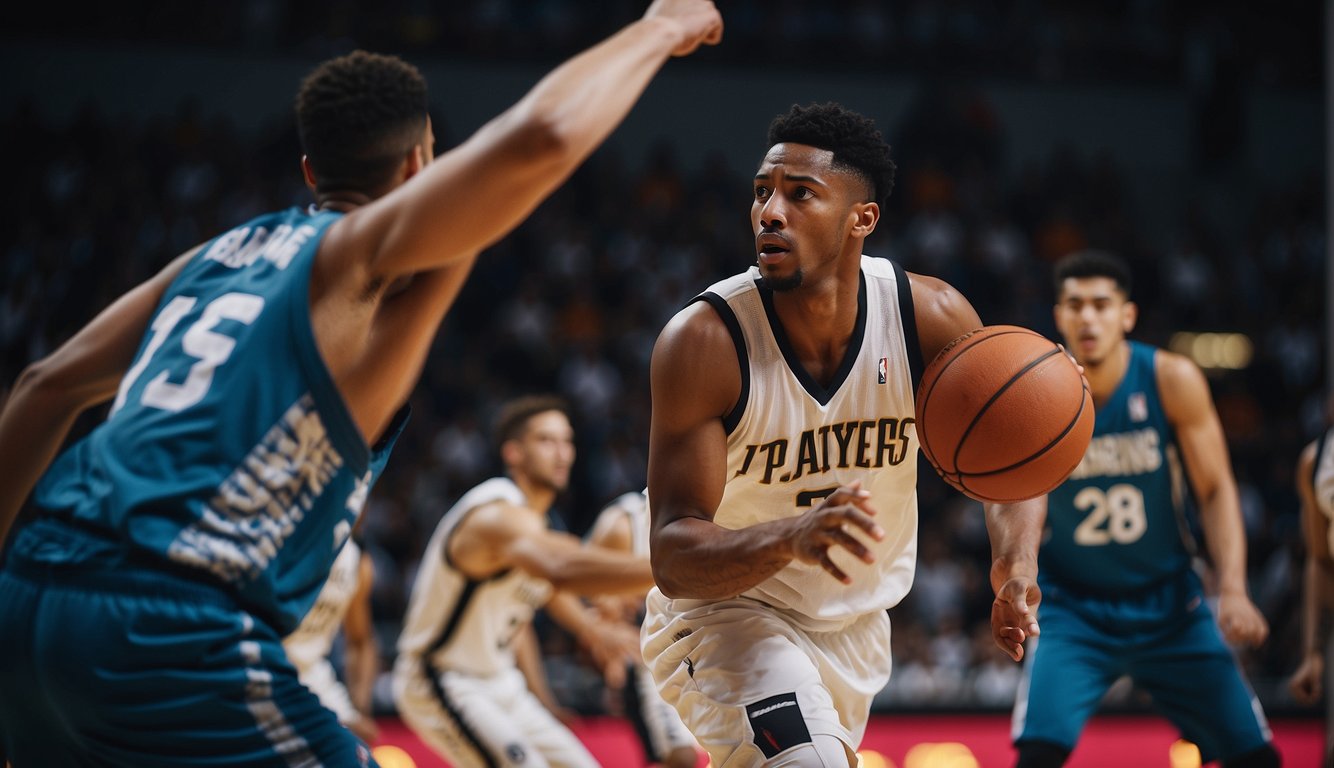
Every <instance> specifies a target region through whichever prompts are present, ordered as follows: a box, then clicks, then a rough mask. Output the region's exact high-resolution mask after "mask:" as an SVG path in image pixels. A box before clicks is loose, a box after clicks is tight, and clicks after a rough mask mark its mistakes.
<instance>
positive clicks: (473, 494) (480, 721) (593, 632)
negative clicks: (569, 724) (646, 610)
mask: <svg viewBox="0 0 1334 768" xmlns="http://www.w3.org/2000/svg"><path fill="white" fill-rule="evenodd" d="M496 435H497V439H498V441H499V442H500V453H501V458H502V459H503V460H504V464H505V476H504V477H496V478H492V479H490V480H487V481H485V482H483V483H482V484H481V485H478V486H477V487H475V488H473V489H472V490H470V491H468V492H467V493H465V494H464V495H463V497H462V498H461V499H459V501H458V502H457V503H456V504H455V505H454V506H453V507H451V508H450V510H449V511H448V512H446V513H445V515H444V517H442V518H441V519H440V522H439V523H438V524H437V525H436V529H435V532H434V533H433V534H432V535H431V539H430V541H429V542H428V543H427V544H426V551H425V552H424V553H423V555H422V560H421V565H420V566H419V567H418V571H417V577H416V580H415V581H414V583H413V586H412V596H411V598H410V599H409V602H408V613H407V618H406V619H405V620H404V623H403V630H402V633H401V634H400V635H399V640H398V658H397V660H396V661H395V663H394V699H395V701H396V702H397V703H398V712H399V714H400V715H401V716H402V717H403V720H404V722H406V723H407V724H408V726H409V727H411V728H412V730H413V731H414V732H415V733H416V734H417V735H418V736H419V737H420V738H421V740H422V741H424V742H425V743H426V744H428V745H430V746H431V748H432V749H434V750H435V751H436V752H438V753H439V754H440V755H441V756H442V757H444V758H445V759H446V760H448V761H449V762H450V764H451V765H453V766H455V768H468V767H469V766H496V765H504V766H509V765H524V766H544V765H553V766H596V765H597V761H596V760H594V759H593V756H592V755H591V754H589V752H588V750H587V749H585V748H584V746H583V744H581V743H580V742H579V739H578V737H576V736H575V735H574V734H573V733H571V732H570V730H569V729H568V728H566V727H565V726H564V725H562V724H561V722H560V721H559V720H558V719H557V718H556V717H555V716H554V715H553V713H552V712H551V710H550V709H549V708H548V707H547V706H544V705H543V703H542V702H541V701H540V700H539V698H538V696H536V695H535V694H534V693H533V691H532V690H530V689H529V687H528V685H527V684H526V682H525V680H524V675H523V673H522V671H520V669H519V667H518V663H517V660H516V658H515V648H514V643H515V638H516V636H518V635H519V634H520V633H522V632H524V631H526V630H527V629H528V628H529V626H530V623H531V622H532V619H533V613H534V612H535V611H536V610H537V609H538V608H545V609H546V610H547V612H548V614H549V615H550V616H551V617H552V618H553V619H554V620H555V621H556V622H557V623H559V624H561V625H562V626H564V627H565V628H566V629H568V630H569V631H570V632H571V633H572V634H573V635H574V636H575V637H576V638H577V639H578V640H579V641H580V642H581V643H582V644H584V645H585V646H587V647H588V648H589V650H590V651H592V652H593V655H594V657H595V659H597V661H598V662H599V665H600V666H602V667H603V668H606V667H607V666H609V665H614V668H616V669H620V668H621V667H623V666H624V665H625V664H626V663H627V662H628V661H630V660H632V659H634V658H636V657H637V655H638V654H637V650H638V648H637V638H638V633H637V632H634V631H631V630H629V629H628V628H626V627H624V626H622V625H618V624H615V623H608V622H603V621H601V620H600V619H599V617H597V615H596V614H595V613H594V611H593V610H592V609H590V608H587V607H585V606H584V605H583V604H582V603H581V602H579V600H578V599H577V598H575V597H574V594H586V595H592V594H618V593H629V594H634V593H637V592H642V591H644V590H646V589H648V587H649V585H650V584H652V583H653V574H652V571H651V569H650V568H649V565H648V563H647V562H646V561H645V560H644V559H643V558H639V557H632V556H630V555H627V554H622V553H618V552H609V551H607V550H603V549H599V548H596V547H585V546H583V544H582V543H581V542H580V541H579V539H578V538H577V537H575V536H573V535H571V534H569V533H565V532H561V531H553V530H550V529H549V528H548V527H547V511H548V509H549V508H550V507H551V504H552V502H553V501H554V500H555V498H556V495H557V494H558V493H560V492H561V491H563V490H565V487H566V485H567V484H568V483H569V477H570V466H571V465H572V464H573V463H574V430H573V429H572V428H571V427H570V421H569V418H568V416H567V409H566V407H565V403H564V402H563V401H562V400H560V399H558V398H554V397H549V396H530V397H524V398H519V399H518V400H514V401H512V402H510V403H507V404H506V405H505V407H504V408H503V409H502V410H501V412H500V415H499V416H498V417H497V427H496Z"/></svg>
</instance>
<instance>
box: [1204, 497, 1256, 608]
mask: <svg viewBox="0 0 1334 768" xmlns="http://www.w3.org/2000/svg"><path fill="white" fill-rule="evenodd" d="M1200 509H1201V515H1200V523H1201V525H1202V526H1203V528H1204V540H1205V544H1206V546H1207V547H1208V550H1209V557H1210V559H1211V560H1212V561H1213V565H1214V570H1215V572H1216V575H1217V577H1218V589H1219V592H1220V593H1221V594H1224V595H1243V596H1244V595H1246V594H1248V590H1247V588H1246V529H1245V527H1244V526H1243V525H1242V522H1241V506H1240V503H1239V501H1238V499H1237V494H1236V491H1235V490H1229V489H1226V488H1220V489H1218V490H1216V491H1215V492H1214V493H1213V494H1212V495H1211V496H1210V497H1209V498H1208V499H1206V500H1205V501H1204V503H1202V504H1201V505H1200Z"/></svg>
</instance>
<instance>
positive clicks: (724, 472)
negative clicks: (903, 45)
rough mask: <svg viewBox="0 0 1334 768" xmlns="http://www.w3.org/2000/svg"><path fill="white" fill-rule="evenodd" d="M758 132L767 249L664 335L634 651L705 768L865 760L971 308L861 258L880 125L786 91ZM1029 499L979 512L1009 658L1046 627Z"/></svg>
mask: <svg viewBox="0 0 1334 768" xmlns="http://www.w3.org/2000/svg"><path fill="white" fill-rule="evenodd" d="M766 146H767V149H766V150H765V154H764V156H763V158H762V159H761V160H760V163H759V167H758V169H757V170H756V173H755V176H754V180H753V198H752V202H751V213H750V219H751V227H752V231H753V233H754V235H755V240H754V244H755V250H754V252H753V253H752V254H751V258H753V259H755V261H756V262H757V265H756V266H754V267H751V268H750V269H749V270H748V271H746V272H743V273H741V274H738V275H736V276H734V277H732V278H729V279H726V280H723V281H721V282H718V283H716V284H714V285H713V286H712V287H710V288H708V289H707V290H706V291H705V292H704V293H702V294H700V296H699V297H697V300H696V301H694V302H692V303H690V304H689V305H688V306H687V307H686V308H685V309H683V310H682V311H681V312H679V313H677V315H676V316H675V317H674V318H672V320H671V321H669V322H668V324H667V326H666V327H665V328H664V329H663V331H662V333H661V334H660V335H659V336H658V341H657V344H656V345H655V347H654V350H653V358H652V364H651V374H650V379H651V387H652V399H653V411H652V421H651V426H650V436H649V467H648V493H649V507H650V510H651V512H652V518H653V523H652V539H651V549H652V560H653V572H654V575H655V576H656V577H657V584H658V586H657V588H655V589H653V590H651V591H650V592H649V595H648V598H647V601H646V611H647V616H646V618H645V620H644V630H643V637H644V642H643V650H644V660H645V662H647V663H648V666H649V669H650V671H651V672H652V673H653V677H654V679H655V681H656V683H657V685H658V690H659V692H660V693H661V694H662V696H663V698H664V699H666V700H667V701H668V702H670V703H671V704H672V705H673V706H674V707H675V708H676V710H677V712H678V713H680V715H681V719H682V721H684V722H685V724H686V726H687V727H688V728H689V729H690V731H691V733H692V734H693V735H694V736H695V738H696V740H697V741H698V742H699V744H700V745H701V746H702V747H704V749H705V750H707V751H708V752H709V755H710V757H711V758H712V760H713V764H714V765H717V766H723V765H726V766H729V768H732V767H733V766H752V765H761V764H764V765H801V766H836V765H856V764H857V762H858V758H857V756H856V750H857V747H858V746H859V745H860V743H861V739H862V735H863V734H864V732H865V729H866V721H867V718H868V717H869V714H870V707H871V700H872V698H873V697H874V696H875V694H876V693H878V692H879V691H880V690H881V689H882V688H884V686H885V684H886V683H887V682H888V680H889V673H890V661H891V660H890V632H889V617H888V613H887V609H889V608H890V607H892V606H894V605H896V604H897V603H898V602H899V601H900V600H901V599H903V596H904V595H905V594H907V592H908V589H909V587H910V586H911V584H912V577H913V572H914V569H915V565H916V548H917V452H918V447H919V446H918V443H917V439H916V429H915V427H914V426H913V425H914V421H915V415H914V413H915V408H914V398H915V392H916V388H917V384H918V382H919V381H920V379H921V372H922V369H923V360H930V359H932V358H933V357H934V356H935V355H936V354H937V353H938V352H939V351H940V350H941V349H942V348H944V347H945V345H946V344H948V343H950V342H951V341H953V340H954V339H956V338H958V337H959V336H961V335H962V334H964V333H966V332H968V331H971V330H975V329H976V328H978V327H980V326H981V325H982V321H981V320H980V319H979V318H978V316H977V312H976V311H975V310H974V309H973V307H972V305H971V304H969V303H968V301H967V300H966V299H965V298H964V297H963V296H962V295H961V294H959V292H958V291H956V290H954V288H952V287H950V286H949V285H947V284H946V283H944V282H942V281H940V280H938V279H935V278H931V277H926V276H922V275H909V274H907V273H906V272H904V271H903V269H902V268H901V267H899V266H898V265H896V264H894V263H893V262H890V261H888V260H885V259H877V258H871V257H868V256H865V255H864V253H863V243H864V241H865V239H866V238H867V236H869V235H870V234H871V233H872V232H873V231H874V230H875V228H876V225H877V224H878V223H879V221H880V214H881V206H882V205H883V204H884V201H885V200H886V198H888V196H889V193H890V188H891V187H892V185H893V179H894V176H893V173H894V163H893V161H892V160H891V158H890V147H889V145H888V144H887V143H885V141H884V139H883V138H882V137H881V135H880V131H879V130H878V129H877V128H876V127H875V124H874V122H873V121H871V120H870V119H868V118H866V117H864V116H862V115H858V114H856V113H855V112H852V111H850V110H847V109H845V108H843V107H841V106H839V105H837V104H816V105H811V106H809V107H799V106H796V107H793V108H792V110H791V111H790V112H788V113H787V114H785V115H780V116H778V117H777V118H776V119H775V120H774V121H773V122H772V123H771V124H770V127H769V135H768V142H767V145H766ZM1039 504H1040V500H1039V501H1038V502H1024V503H1020V504H1010V505H988V506H987V511H986V518H987V527H988V530H989V533H990V536H991V541H992V552H993V557H994V562H993V565H992V569H991V581H992V587H993V589H994V590H995V591H996V595H997V597H996V600H995V602H994V603H993V605H992V635H993V638H994V639H995V641H996V643H997V644H998V645H999V646H1000V647H1001V648H1002V649H1004V651H1005V652H1006V653H1008V654H1010V656H1011V657H1012V658H1015V659H1019V658H1021V657H1022V655H1023V642H1024V640H1025V638H1026V637H1028V636H1029V635H1031V634H1036V633H1037V631H1038V627H1037V621H1036V618H1035V610H1036V607H1037V603H1038V600H1039V599H1040V595H1039V593H1038V589H1037V584H1036V575H1037V547H1038V537H1039V534H1040V517H1039V514H1040V511H1041V510H1040V509H1039V508H1038V505H1039Z"/></svg>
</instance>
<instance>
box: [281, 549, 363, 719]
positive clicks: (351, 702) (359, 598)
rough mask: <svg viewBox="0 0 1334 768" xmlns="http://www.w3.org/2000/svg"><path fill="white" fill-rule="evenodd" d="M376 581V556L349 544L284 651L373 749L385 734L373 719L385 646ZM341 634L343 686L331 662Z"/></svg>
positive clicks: (312, 687) (303, 678) (307, 681)
mask: <svg viewBox="0 0 1334 768" xmlns="http://www.w3.org/2000/svg"><path fill="white" fill-rule="evenodd" d="M374 579H375V566H374V564H373V563H372V562H371V558H370V555H368V554H366V553H365V552H363V551H362V549H361V546H360V545H359V544H358V543H357V540H356V539H355V538H352V539H348V542H347V543H346V544H344V545H343V551H341V552H339V553H338V557H337V558H336V559H335V560H334V563H333V568H331V569H330V570H329V580H328V581H326V582H324V587H323V588H322V589H321V590H320V594H319V596H318V597H316V598H315V605H313V606H311V608H310V612H309V613H307V614H306V617H305V618H304V619H302V620H301V624H300V625H299V626H297V628H296V630H295V631H293V632H292V634H290V635H288V636H287V637H285V638H283V650H285V651H287V658H288V660H290V661H291V662H292V666H294V667H296V671H297V676H298V678H299V679H300V680H301V684H302V685H304V686H306V687H307V688H309V689H310V690H311V691H313V692H314V693H315V695H316V696H318V697H319V698H320V703H321V704H323V705H324V706H325V707H326V708H327V709H330V710H332V711H333V713H334V714H335V715H338V722H340V723H342V724H343V725H345V726H347V729H348V730H350V731H352V732H353V733H355V734H356V735H357V736H358V737H360V738H361V739H362V740H363V741H365V742H366V743H368V744H369V743H372V742H374V741H375V739H376V738H377V737H378V736H379V733H380V729H379V728H378V727H377V726H376V725H375V719H374V718H373V717H372V716H371V691H372V690H373V688H374V686H375V678H376V676H377V675H378V674H379V672H380V650H379V644H378V643H377V642H376V640H375V627H374V626H373V625H372V623H371V588H372V587H373V586H374ZM339 630H342V633H343V679H342V680H340V679H339V678H338V673H337V672H335V671H334V667H333V664H332V663H331V662H330V661H329V653H330V651H332V650H333V644H334V638H335V637H336V636H337V635H338V633H339Z"/></svg>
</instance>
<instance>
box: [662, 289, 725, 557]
mask: <svg viewBox="0 0 1334 768" xmlns="http://www.w3.org/2000/svg"><path fill="white" fill-rule="evenodd" d="M741 377H742V374H741V370H740V363H739V358H738V356H737V352H736V346H735V344H734V342H733V340H732V337H731V335H730V333H729V332H728V331H727V328H726V326H725V325H724V324H723V322H722V320H721V318H720V317H719V316H718V314H717V313H716V312H715V311H714V309H713V308H712V307H710V306H708V305H707V304H703V303H698V304H693V305H691V306H690V307H687V308H686V309H685V310H682V312H681V313H680V314H678V315H677V316H676V317H675V318H673V319H672V321H671V322H670V323H668V325H667V327H666V328H664V329H663V331H662V334H661V335H660V336H659V337H658V342H657V344H656V345H655V346H654V349H653V360H652V366H651V371H650V381H651V387H652V397H653V412H652V419H651V423H650V428H649V461H648V490H649V508H650V510H651V515H652V519H653V526H652V527H653V535H652V538H653V540H654V541H655V542H656V541H657V539H658V534H659V532H660V531H661V530H662V529H663V527H664V526H666V525H668V524H670V523H671V522H672V521H673V520H676V519H679V518H682V517H699V518H703V519H706V520H712V519H713V516H714V514H715V512H716V511H717V509H718V504H719V502H720V501H721V500H722V495H723V485H724V483H725V481H726V476H727V432H726V429H725V428H724V426H723V419H724V417H725V416H726V415H727V414H728V413H729V412H731V411H732V409H733V408H734V407H736V406H737V405H738V399H739V397H740V392H741V380H742V378H741ZM742 405H744V404H742Z"/></svg>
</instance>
